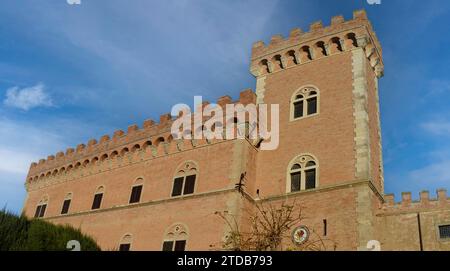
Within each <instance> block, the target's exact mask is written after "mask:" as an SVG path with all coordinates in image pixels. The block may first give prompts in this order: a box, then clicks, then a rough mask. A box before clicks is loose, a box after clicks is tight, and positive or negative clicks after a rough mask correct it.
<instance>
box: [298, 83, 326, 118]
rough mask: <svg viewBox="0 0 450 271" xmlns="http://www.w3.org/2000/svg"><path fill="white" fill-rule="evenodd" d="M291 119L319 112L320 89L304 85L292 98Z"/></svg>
mask: <svg viewBox="0 0 450 271" xmlns="http://www.w3.org/2000/svg"><path fill="white" fill-rule="evenodd" d="M291 101H292V102H291V120H296V119H300V118H304V117H307V116H311V115H315V114H317V113H318V112H319V91H318V90H317V89H316V88H314V87H302V88H300V89H299V90H297V91H296V92H294V95H293V96H292V99H291Z"/></svg>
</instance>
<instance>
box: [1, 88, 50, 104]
mask: <svg viewBox="0 0 450 271" xmlns="http://www.w3.org/2000/svg"><path fill="white" fill-rule="evenodd" d="M3 103H4V104H5V105H7V106H10V107H16V108H20V109H22V110H25V111H27V110H29V109H32V108H35V107H40V106H52V105H53V102H52V100H51V98H50V96H49V95H48V94H47V93H46V92H45V86H44V84H42V83H39V84H37V85H35V86H32V87H25V88H19V87H17V86H16V87H12V88H9V89H8V90H7V91H6V99H5V100H4V101H3Z"/></svg>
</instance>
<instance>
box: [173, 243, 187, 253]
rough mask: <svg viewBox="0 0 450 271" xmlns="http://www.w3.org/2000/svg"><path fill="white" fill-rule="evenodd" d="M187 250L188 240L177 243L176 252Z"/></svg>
mask: <svg viewBox="0 0 450 271" xmlns="http://www.w3.org/2000/svg"><path fill="white" fill-rule="evenodd" d="M185 248H186V240H178V241H175V251H184V249H185Z"/></svg>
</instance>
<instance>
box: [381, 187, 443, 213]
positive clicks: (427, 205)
mask: <svg viewBox="0 0 450 271" xmlns="http://www.w3.org/2000/svg"><path fill="white" fill-rule="evenodd" d="M384 199H385V202H384V203H383V205H382V207H381V210H382V212H386V213H390V212H411V211H416V210H417V211H418V210H421V209H427V210H431V209H433V208H441V207H444V206H450V198H449V197H448V196H447V190H446V189H438V190H436V198H430V192H429V191H426V190H424V191H421V192H420V193H419V200H417V201H413V200H412V196H411V192H403V193H402V197H401V201H400V202H395V195H394V194H387V195H385V196H384Z"/></svg>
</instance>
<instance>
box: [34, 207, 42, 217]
mask: <svg viewBox="0 0 450 271" xmlns="http://www.w3.org/2000/svg"><path fill="white" fill-rule="evenodd" d="M41 207H42V206H41V205H38V206H37V207H36V212H35V213H34V217H39V214H40V213H41Z"/></svg>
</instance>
